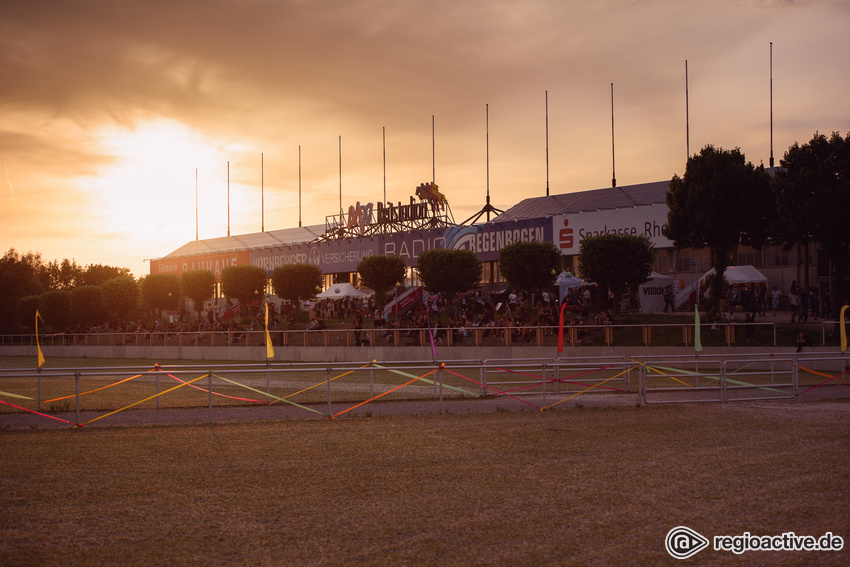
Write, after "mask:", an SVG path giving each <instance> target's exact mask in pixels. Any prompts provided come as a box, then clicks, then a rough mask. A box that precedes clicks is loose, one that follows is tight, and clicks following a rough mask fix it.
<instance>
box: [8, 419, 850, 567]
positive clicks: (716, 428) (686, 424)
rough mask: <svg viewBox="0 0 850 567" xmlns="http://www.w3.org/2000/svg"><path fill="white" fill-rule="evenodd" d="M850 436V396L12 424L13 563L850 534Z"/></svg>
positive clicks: (575, 558) (549, 553)
mask: <svg viewBox="0 0 850 567" xmlns="http://www.w3.org/2000/svg"><path fill="white" fill-rule="evenodd" d="M848 439H850V403H842V402H828V403H760V404H724V405H721V404H710V405H688V406H675V407H672V406H663V407H641V408H637V407H629V408H602V409H572V410H566V411H550V412H537V411H533V412H510V413H491V414H468V415H442V416H437V415H426V416H417V415H412V416H404V417H386V418H377V417H375V418H355V419H347V420H333V421H331V420H317V421H300V420H299V421H284V422H277V423H267V422H257V423H243V424H212V425H199V426H181V427H129V428H117V427H114V428H113V427H107V428H100V429H85V430H81V429H76V430H55V431H5V432H2V431H0V442H2V446H3V451H2V452H0V470H2V474H0V483H2V484H0V563H2V564H4V565H39V566H42V565H117V564H121V565H183V564H193V565H337V564H358V565H414V564H415V565H422V564H424V565H568V564H576V565H587V564H596V565H608V564H632V565H663V564H674V563H675V560H673V559H672V558H671V557H670V556H669V555H667V553H666V551H665V550H664V537H665V535H666V534H667V532H668V531H669V530H670V529H671V528H673V527H675V526H679V525H684V526H688V527H690V528H692V529H694V530H696V531H697V532H699V533H701V534H702V535H704V536H706V537H708V538H709V539H711V538H712V537H713V536H715V535H739V534H743V533H744V532H745V531H748V532H751V533H753V534H758V535H780V534H783V533H785V532H789V531H794V532H795V533H796V534H797V535H815V536H820V535H822V534H824V533H826V532H828V531H831V532H833V533H834V534H836V535H840V536H842V537H843V538H845V540H846V539H848V538H850V530H848V527H850V508H848V506H847V504H848V502H850V484H848V482H847V479H846V474H845V472H846V470H847V466H848V464H850V445H848V443H847V440H848ZM848 543H850V542H848ZM691 561H692V562H695V563H696V562H698V564H701V565H706V564H708V565H712V564H713V565H720V564H724V565H725V564H742V565H743V564H747V565H754V564H755V565H847V564H848V563H850V548H848V549H845V550H844V551H841V552H811V551H810V552H756V551H753V552H749V553H746V554H744V555H743V556H740V557H738V556H736V555H734V554H733V553H731V552H720V551H713V550H711V548H710V547H709V548H708V549H706V550H703V551H701V552H700V553H699V554H698V555H697V556H696V559H694V560H691Z"/></svg>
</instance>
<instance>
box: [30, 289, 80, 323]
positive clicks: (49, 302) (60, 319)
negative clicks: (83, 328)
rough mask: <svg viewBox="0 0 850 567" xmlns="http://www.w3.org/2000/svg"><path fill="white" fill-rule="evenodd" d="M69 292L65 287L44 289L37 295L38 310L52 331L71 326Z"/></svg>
mask: <svg viewBox="0 0 850 567" xmlns="http://www.w3.org/2000/svg"><path fill="white" fill-rule="evenodd" d="M70 299H71V292H70V291H68V290H65V289H61V290H60V289H53V290H50V291H45V292H44V293H42V294H41V295H40V296H39V297H38V312H39V314H40V315H41V318H42V319H44V322H45V323H46V324H47V325H48V326H49V327H50V328H52V329H53V330H54V331H64V330H66V329H68V328H69V327H71V324H72V320H71V307H70Z"/></svg>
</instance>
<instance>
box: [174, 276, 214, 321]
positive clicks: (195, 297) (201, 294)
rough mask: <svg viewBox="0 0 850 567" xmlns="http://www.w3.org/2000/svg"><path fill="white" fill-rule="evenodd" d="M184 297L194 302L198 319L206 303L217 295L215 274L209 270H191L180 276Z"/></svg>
mask: <svg viewBox="0 0 850 567" xmlns="http://www.w3.org/2000/svg"><path fill="white" fill-rule="evenodd" d="M180 280H181V285H182V287H183V295H185V296H186V297H188V298H189V299H191V300H192V303H194V305H195V311H196V312H197V314H198V317H200V316H201V309H202V308H203V307H204V302H205V301H206V300H207V299H210V298H211V297H212V296H213V294H214V293H215V274H214V273H212V272H211V271H209V270H191V271H188V272H183V275H181V276H180Z"/></svg>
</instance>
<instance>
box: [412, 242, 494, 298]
mask: <svg viewBox="0 0 850 567" xmlns="http://www.w3.org/2000/svg"><path fill="white" fill-rule="evenodd" d="M416 271H417V272H418V273H419V279H420V280H422V285H423V286H424V287H425V289H426V290H428V291H429V292H430V293H442V294H444V296H445V297H446V300H447V301H448V302H449V303H452V302H453V300H454V295H455V294H457V293H463V292H465V291H469V290H472V289H475V288H476V287H477V286H478V284H479V283H480V282H481V276H482V273H483V271H484V267H483V265H482V264H481V260H479V259H478V257H477V256H476V255H475V252H472V251H470V250H426V251H425V252H422V253H421V254H420V255H419V258H417V262H416Z"/></svg>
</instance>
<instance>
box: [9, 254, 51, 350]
mask: <svg viewBox="0 0 850 567" xmlns="http://www.w3.org/2000/svg"><path fill="white" fill-rule="evenodd" d="M47 283H48V278H47V272H46V270H45V269H44V264H43V262H42V261H41V255H40V254H37V253H34V252H28V253H26V254H24V255H23V256H22V255H20V254H18V252H17V251H16V250H15V249H14V248H10V249H9V251H8V252H6V253H5V254H4V255H3V257H2V258H0V331H2V332H7V333H8V332H12V331H14V326H15V310H16V302H17V300H18V298H20V297H24V296H27V295H40V294H41V293H42V292H43V291H45V290H46V289H47Z"/></svg>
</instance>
